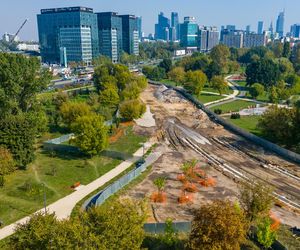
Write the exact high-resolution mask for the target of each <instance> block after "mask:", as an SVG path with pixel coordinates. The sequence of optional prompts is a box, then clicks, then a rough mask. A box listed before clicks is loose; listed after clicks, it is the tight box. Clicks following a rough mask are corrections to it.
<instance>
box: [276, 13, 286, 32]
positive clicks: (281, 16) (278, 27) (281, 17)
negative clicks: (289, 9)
mask: <svg viewBox="0 0 300 250" xmlns="http://www.w3.org/2000/svg"><path fill="white" fill-rule="evenodd" d="M276 33H278V34H279V36H280V37H283V35H284V12H280V13H279V15H278V18H277V22H276Z"/></svg>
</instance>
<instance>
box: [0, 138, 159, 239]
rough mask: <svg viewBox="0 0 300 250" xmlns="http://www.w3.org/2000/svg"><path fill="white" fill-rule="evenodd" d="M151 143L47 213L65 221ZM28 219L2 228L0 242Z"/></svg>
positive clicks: (50, 206)
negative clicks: (87, 197) (78, 206)
mask: <svg viewBox="0 0 300 250" xmlns="http://www.w3.org/2000/svg"><path fill="white" fill-rule="evenodd" d="M153 144H154V143H153V142H148V143H145V144H144V145H143V147H141V148H139V149H138V150H137V151H136V152H135V153H134V154H133V157H132V158H130V159H128V160H126V161H123V162H122V163H121V164H119V165H118V166H116V167H115V168H114V169H112V170H111V171H109V172H108V173H106V174H104V175H102V176H101V177H100V178H98V179H96V180H95V181H93V182H91V183H90V184H88V185H86V186H82V187H81V188H80V189H78V190H77V191H74V192H73V193H71V194H70V195H67V196H66V197H64V198H62V199H60V200H58V201H56V202H54V203H52V204H51V205H49V206H47V212H49V213H55V214H56V216H57V218H58V219H60V220H62V219H67V218H69V217H70V215H71V212H72V210H73V208H74V207H75V205H76V204H77V203H78V202H79V201H81V200H82V199H83V198H85V197H86V196H88V195H89V194H90V193H92V192H93V191H95V190H97V189H98V188H99V187H101V186H103V185H105V184H106V183H107V182H109V181H110V180H112V179H114V178H115V177H117V176H118V175H120V174H121V173H123V172H124V171H125V170H126V169H128V168H129V167H130V166H132V164H133V163H135V162H136V161H137V160H138V159H140V158H141V157H142V156H143V153H144V152H147V150H148V149H149V148H150V147H151V146H152V145H153ZM149 157H150V159H151V161H150V162H152V163H153V161H156V160H157V158H158V157H159V156H157V155H153V156H152V155H151V154H150V155H149V156H148V158H149ZM38 212H44V208H43V209H40V210H39V211H37V212H36V213H38ZM29 219H30V216H26V217H24V218H22V219H20V220H18V221H16V222H15V223H12V224H10V225H8V226H6V227H3V228H2V229H0V240H2V239H4V238H6V237H8V236H10V235H12V234H13V233H14V229H15V227H16V226H17V225H18V224H20V223H25V222H26V221H28V220H29Z"/></svg>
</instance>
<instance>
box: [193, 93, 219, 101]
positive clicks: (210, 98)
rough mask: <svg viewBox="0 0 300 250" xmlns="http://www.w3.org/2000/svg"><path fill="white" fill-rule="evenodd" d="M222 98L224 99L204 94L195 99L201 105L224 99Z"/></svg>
mask: <svg viewBox="0 0 300 250" xmlns="http://www.w3.org/2000/svg"><path fill="white" fill-rule="evenodd" d="M224 98H225V97H224V96H220V95H212V94H206V93H201V95H200V96H199V97H197V99H198V100H199V101H200V102H202V103H208V102H213V101H217V100H220V99H224Z"/></svg>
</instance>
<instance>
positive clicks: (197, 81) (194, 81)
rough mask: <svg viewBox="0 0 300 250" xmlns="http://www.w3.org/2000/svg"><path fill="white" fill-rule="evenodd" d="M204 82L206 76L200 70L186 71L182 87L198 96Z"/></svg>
mask: <svg viewBox="0 0 300 250" xmlns="http://www.w3.org/2000/svg"><path fill="white" fill-rule="evenodd" d="M206 82H207V77H206V75H205V74H204V73H203V72H202V71H201V70H196V71H188V72H187V73H186V82H185V84H184V87H185V88H186V89H187V90H188V91H190V92H191V93H193V94H195V95H197V96H199V95H200V93H201V91H202V89H203V87H204V85H205V83H206Z"/></svg>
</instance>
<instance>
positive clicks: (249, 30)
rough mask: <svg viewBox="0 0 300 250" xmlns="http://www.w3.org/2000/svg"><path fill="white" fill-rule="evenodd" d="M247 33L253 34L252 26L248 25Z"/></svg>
mask: <svg viewBox="0 0 300 250" xmlns="http://www.w3.org/2000/svg"><path fill="white" fill-rule="evenodd" d="M246 32H247V33H250V32H251V26H250V25H247V26H246Z"/></svg>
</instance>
